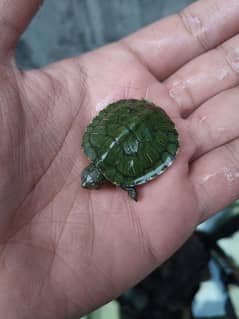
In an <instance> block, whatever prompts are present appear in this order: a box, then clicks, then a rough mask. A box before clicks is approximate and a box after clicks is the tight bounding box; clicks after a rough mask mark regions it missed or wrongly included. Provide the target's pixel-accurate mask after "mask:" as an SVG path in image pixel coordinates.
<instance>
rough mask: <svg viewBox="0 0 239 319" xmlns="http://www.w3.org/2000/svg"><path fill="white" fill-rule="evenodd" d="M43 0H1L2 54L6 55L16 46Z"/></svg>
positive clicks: (0, 41) (0, 45) (0, 51)
mask: <svg viewBox="0 0 239 319" xmlns="http://www.w3.org/2000/svg"><path fill="white" fill-rule="evenodd" d="M42 2H43V0H0V27H1V33H0V34H1V35H0V39H1V40H0V54H1V56H4V55H5V56H6V55H8V54H9V52H10V51H11V50H12V49H14V48H15V46H16V43H17V40H18V39H19V37H20V35H21V34H22V32H23V31H24V30H25V28H26V27H27V25H28V24H29V23H30V21H31V19H32V17H33V16H34V14H35V13H36V12H37V10H38V9H39V7H40V5H41V4H42Z"/></svg>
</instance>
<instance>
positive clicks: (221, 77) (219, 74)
mask: <svg viewBox="0 0 239 319" xmlns="http://www.w3.org/2000/svg"><path fill="white" fill-rule="evenodd" d="M229 73H230V72H229V70H227V69H220V70H218V72H217V73H216V77H217V79H218V80H220V81H222V80H224V79H225V78H226V77H227V76H228V75H229Z"/></svg>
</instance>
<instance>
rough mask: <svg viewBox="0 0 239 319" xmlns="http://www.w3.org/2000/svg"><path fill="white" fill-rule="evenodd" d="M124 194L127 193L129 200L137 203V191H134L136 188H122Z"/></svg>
mask: <svg viewBox="0 0 239 319" xmlns="http://www.w3.org/2000/svg"><path fill="white" fill-rule="evenodd" d="M123 189H124V190H125V191H126V192H128V195H129V197H130V198H132V199H133V200H135V201H136V202H137V200H138V194H137V191H136V188H135V187H126V188H123Z"/></svg>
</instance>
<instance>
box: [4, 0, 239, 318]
mask: <svg viewBox="0 0 239 319" xmlns="http://www.w3.org/2000/svg"><path fill="white" fill-rule="evenodd" d="M40 4H41V1H40V0H35V1H32V0H11V1H6V0H0V22H1V41H0V58H1V59H0V61H1V64H0V68H1V72H0V119H1V126H0V138H1V148H0V152H1V155H0V174H1V179H0V181H1V182H0V194H1V200H0V209H1V214H0V244H1V246H0V247H1V249H0V312H1V317H3V318H9V319H15V318H18V319H21V318H24V319H27V318H35V319H37V318H46V319H48V318H49V319H54V318H57V319H60V318H71V317H74V316H76V315H82V314H84V313H87V312H89V311H91V310H93V309H94V308H95V307H97V306H100V305H101V304H103V303H105V302H107V301H108V300H110V299H112V298H114V297H115V296H117V295H119V294H120V293H121V292H122V291H125V290H126V289H127V288H129V287H130V286H132V285H134V284H135V283H136V282H137V281H139V280H141V279H142V278H143V277H145V276H146V275H147V274H148V273H149V272H151V271H152V270H153V269H154V268H155V267H157V266H158V265H160V264H161V263H162V262H163V261H165V260H166V259H167V258H168V257H169V256H170V255H171V254H172V253H173V252H174V251H175V250H176V249H177V248H178V247H179V246H180V245H181V244H182V243H183V242H184V241H185V240H186V239H187V238H188V237H189V236H190V234H191V233H192V231H193V230H194V229H195V227H196V225H198V224H199V223H200V222H201V221H203V220H205V219H206V218H208V217H210V216H212V215H213V214H214V213H215V212H216V211H218V210H219V209H222V208H224V207H225V206H226V205H228V204H229V203H230V202H231V201H233V200H234V199H236V198H237V197H238V196H239V178H238V176H239V127H238V121H239V107H238V101H239V90H238V83H239V76H238V73H239V63H238V59H239V35H238V32H239V24H238V21H239V3H238V0H224V1H223V0H208V1H207V0H201V1H197V2H195V4H193V5H192V6H190V7H189V8H186V9H185V10H184V11H183V12H181V13H180V14H177V15H174V16H172V17H169V18H167V19H164V20H162V21H160V22H157V23H155V24H153V25H151V26H149V27H147V28H145V29H143V30H141V31H139V32H137V33H135V34H133V35H131V36H129V37H127V38H125V39H123V40H121V41H119V42H117V43H113V44H111V45H108V46H106V47H103V48H101V49H98V50H96V51H93V52H89V53H87V54H84V55H82V56H80V57H76V58H74V59H68V60H65V61H61V62H59V63H56V64H53V65H49V66H48V67H46V68H44V69H40V70H34V71H29V72H21V71H19V70H18V69H17V67H16V65H15V59H14V47H15V44H16V41H17V39H18V38H19V36H20V34H21V33H22V32H23V31H24V29H25V28H26V26H27V24H28V23H29V22H30V20H31V17H32V16H33V14H34V13H35V12H36V10H37V8H38V6H39V5H40ZM129 97H130V98H142V97H145V98H147V99H148V100H151V101H152V102H154V103H156V104H159V105H161V106H163V107H164V109H165V110H166V111H167V112H168V114H169V115H170V116H171V117H172V118H173V120H174V121H175V123H176V126H177V128H178V130H179V133H180V143H181V150H180V152H179V154H178V158H177V160H176V161H175V163H174V165H172V166H171V167H170V168H169V169H168V170H167V172H165V174H163V175H162V176H161V177H160V178H157V179H156V180H154V181H152V182H150V183H148V184H147V185H144V186H142V187H139V188H138V192H139V201H138V202H137V203H136V202H134V201H132V200H131V199H130V198H128V195H127V193H126V192H125V191H123V190H121V189H119V188H118V189H116V188H114V187H105V188H102V189H101V190H100V191H98V190H86V189H83V188H82V187H81V185H80V184H81V183H80V172H81V171H82V169H83V168H84V167H86V166H87V164H88V162H87V160H86V158H85V156H84V154H83V152H82V149H81V147H80V145H81V137H82V134H83V131H84V129H85V127H86V125H87V124H88V123H89V122H90V120H91V119H92V117H93V116H95V115H96V114H97V113H98V111H99V108H100V107H103V106H104V105H106V104H108V103H109V102H111V101H114V100H118V99H120V98H129ZM172 199H173V200H172Z"/></svg>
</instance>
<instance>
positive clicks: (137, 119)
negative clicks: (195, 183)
mask: <svg viewBox="0 0 239 319" xmlns="http://www.w3.org/2000/svg"><path fill="white" fill-rule="evenodd" d="M82 146H83V149H84V152H85V154H86V156H87V157H88V159H90V160H91V161H92V163H91V164H90V165H89V166H87V167H86V168H85V169H84V170H83V172H82V174H81V180H82V187H84V188H89V189H93V188H99V187H100V186H101V184H102V183H104V182H105V181H108V182H111V183H113V184H115V185H118V186H119V187H121V188H122V189H124V190H126V191H127V192H128V194H129V196H130V197H131V198H132V199H134V200H135V201H137V192H136V188H135V186H136V185H140V184H143V183H146V182H148V181H150V180H152V179H153V178H155V177H157V176H158V175H160V174H162V173H163V172H164V171H165V170H166V168H168V167H169V166H170V165H171V164H172V163H173V161H174V159H175V157H176V153H177V150H178V148H179V142H178V133H177V131H176V129H175V125H174V123H173V122H172V121H171V119H170V118H169V116H168V115H167V114H166V113H165V111H164V110H163V109H161V108H160V107H158V106H156V105H154V104H153V103H151V102H148V101H146V100H136V99H129V100H120V101H117V102H115V103H112V104H110V105H108V106H107V107H106V108H105V109H103V110H102V111H101V112H100V113H99V114H98V115H97V116H96V117H95V118H94V119H93V121H92V122H91V123H90V124H89V125H88V127H87V128H86V131H85V133H84V136H83V143H82Z"/></svg>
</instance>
